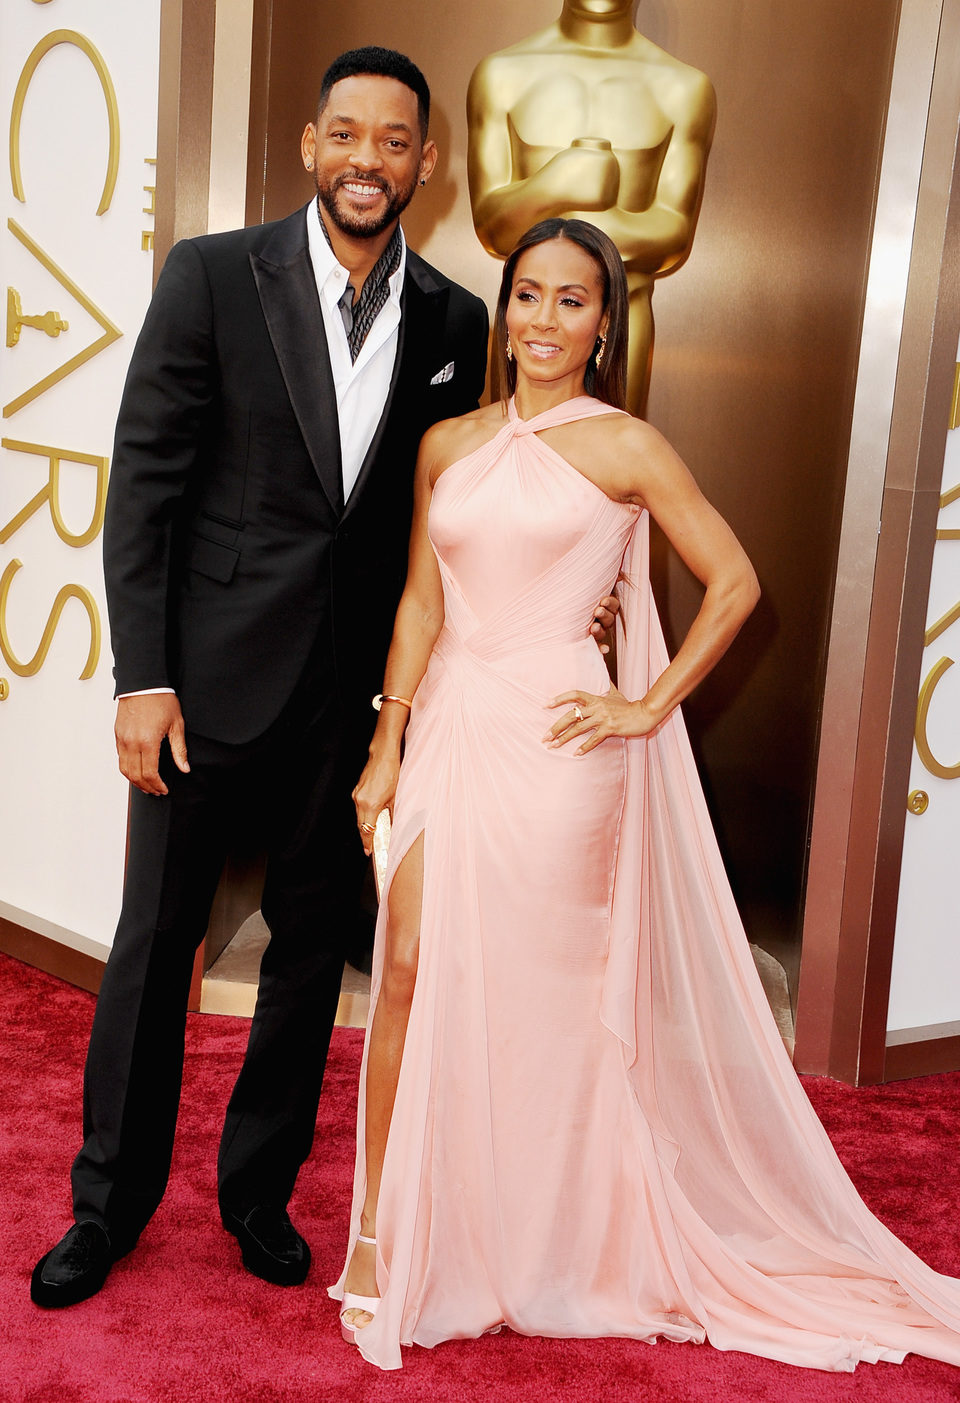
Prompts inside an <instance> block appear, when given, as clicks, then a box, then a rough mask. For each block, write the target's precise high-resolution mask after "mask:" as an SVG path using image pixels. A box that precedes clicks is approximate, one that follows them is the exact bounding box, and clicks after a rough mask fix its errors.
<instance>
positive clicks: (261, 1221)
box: [220, 1203, 310, 1286]
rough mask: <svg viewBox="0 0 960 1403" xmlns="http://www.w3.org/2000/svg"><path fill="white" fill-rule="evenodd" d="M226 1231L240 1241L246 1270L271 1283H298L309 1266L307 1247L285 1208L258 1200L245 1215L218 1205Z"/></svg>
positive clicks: (289, 1284) (295, 1284) (283, 1284)
mask: <svg viewBox="0 0 960 1403" xmlns="http://www.w3.org/2000/svg"><path fill="white" fill-rule="evenodd" d="M220 1218H221V1221H222V1222H223V1226H224V1227H225V1228H226V1230H227V1232H229V1233H233V1236H234V1237H235V1238H236V1239H237V1241H238V1242H239V1244H240V1255H241V1256H242V1258H243V1265H244V1266H245V1267H246V1269H247V1271H249V1272H252V1273H253V1275H254V1276H259V1277H261V1278H262V1279H263V1280H264V1281H271V1282H273V1284H274V1286H299V1285H300V1284H301V1282H303V1281H305V1280H306V1276H307V1272H308V1271H309V1270H310V1248H309V1247H308V1246H307V1244H306V1242H305V1241H304V1240H303V1238H302V1237H301V1236H300V1234H299V1233H298V1232H297V1230H296V1228H295V1227H294V1226H293V1224H292V1223H291V1221H290V1219H289V1217H288V1215H287V1213H286V1211H285V1209H283V1208H276V1207H274V1206H273V1205H272V1204H269V1203H258V1204H257V1206H256V1207H255V1208H251V1209H250V1212H249V1213H247V1214H246V1216H245V1217H243V1218H240V1217H239V1216H238V1215H237V1214H235V1213H231V1212H230V1211H229V1209H226V1208H221V1210H220Z"/></svg>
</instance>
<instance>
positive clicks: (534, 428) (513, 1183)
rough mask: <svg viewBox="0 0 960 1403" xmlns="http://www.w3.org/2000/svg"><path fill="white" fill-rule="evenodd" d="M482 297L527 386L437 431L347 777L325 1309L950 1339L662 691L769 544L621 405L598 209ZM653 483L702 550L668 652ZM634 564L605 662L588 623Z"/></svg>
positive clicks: (454, 1333) (380, 1346)
mask: <svg viewBox="0 0 960 1403" xmlns="http://www.w3.org/2000/svg"><path fill="white" fill-rule="evenodd" d="M497 326H498V337H499V341H500V345H501V348H502V349H503V350H504V351H505V355H506V357H507V359H506V360H505V361H504V369H505V370H506V372H507V375H508V383H509V385H510V386H511V388H513V387H515V395H514V397H513V398H512V399H511V400H510V403H509V405H508V406H507V408H506V410H504V408H503V407H502V406H501V405H499V404H497V405H492V406H489V407H487V408H484V409H481V410H478V411H476V412H475V413H474V414H472V415H467V416H466V417H465V418H464V419H461V420H455V421H450V422H449V423H447V424H441V425H438V426H437V427H436V428H435V429H433V430H431V431H430V433H429V434H428V435H427V436H426V438H425V439H424V443H423V446H422V450H421V458H420V463H419V467H418V475H417V503H416V513H415V523H414V531H413V538H412V544H411V556H410V574H409V578H408V584H407V589H406V592H405V594H404V598H403V601H402V602H401V605H400V610H399V612H398V615H397V624H396V629H395V633H394V641H393V644H392V647H391V651H390V656H389V659H388V662H387V672H386V679H385V685H384V691H385V693H386V694H387V695H388V697H392V698H399V700H386V699H385V700H384V702H383V705H382V709H381V712H380V719H379V722H378V726H377V732H376V735H375V738H374V741H373V744H372V746H371V759H370V762H369V764H368V765H367V768H366V769H365V771H364V774H363V776H362V778H361V781H360V783H359V784H358V786H357V790H356V792H355V799H356V803H357V812H358V823H359V826H360V830H361V835H362V837H363V840H364V845H365V847H366V848H367V849H368V850H369V848H370V846H371V842H370V837H371V834H372V829H373V825H374V823H375V821H376V817H377V814H378V813H379V812H380V810H381V809H382V808H384V807H389V808H391V809H392V811H393V832H392V838H391V846H390V857H389V864H388V871H387V879H386V887H385V891H384V895H383V900H382V903H381V914H380V922H379V927H378V932H377V943H376V949H375V955H374V970H373V985H372V992H371V1020H370V1026H369V1030H368V1036H367V1043H366V1047H365V1050H364V1064H363V1070H362V1073H361V1092H360V1108H359V1127H358V1151H357V1166H356V1177H355V1185H354V1196H353V1209H352V1214H351V1228H350V1244H349V1249H348V1253H347V1262H346V1266H345V1269H344V1273H343V1275H342V1276H341V1279H340V1281H339V1283H338V1284H337V1285H336V1286H335V1287H333V1288H331V1295H333V1296H334V1297H335V1298H337V1299H338V1300H342V1302H343V1309H342V1313H341V1320H342V1321H343V1325H344V1333H345V1335H346V1336H347V1338H348V1339H351V1340H354V1341H355V1342H356V1344H357V1345H358V1347H359V1349H360V1351H361V1353H362V1354H363V1356H364V1357H365V1358H366V1359H368V1360H370V1361H372V1362H373V1363H375V1364H378V1365H379V1366H380V1367H381V1368H384V1369H392V1368H398V1367H399V1366H400V1364H401V1350H400V1347H401V1345H408V1344H412V1343H417V1344H421V1345H434V1344H437V1343H439V1342H440V1341H442V1340H450V1339H454V1338H469V1337H475V1336H478V1335H481V1334H483V1333H484V1332H486V1331H490V1330H496V1329H497V1328H499V1327H500V1326H502V1325H507V1326H509V1327H510V1328H511V1329H513V1330H516V1331H518V1332H520V1333H522V1334H530V1335H551V1336H608V1335H618V1336H627V1337H632V1338H635V1339H637V1340H645V1341H653V1340H656V1339H667V1340H694V1341H702V1340H705V1339H706V1340H709V1341H710V1343H712V1344H713V1345H715V1346H717V1347H718V1348H721V1349H738V1350H745V1351H749V1352H751V1353H754V1354H758V1355H764V1356H767V1357H769V1358H773V1359H779V1360H784V1361H787V1362H789V1363H793V1364H801V1365H808V1366H811V1367H816V1368H822V1369H837V1370H850V1369H853V1368H854V1366H855V1365H856V1363H857V1362H858V1361H859V1360H871V1361H873V1360H881V1359H882V1360H891V1361H899V1360H901V1359H902V1358H903V1356H904V1355H905V1354H906V1353H907V1352H909V1351H914V1352H917V1353H920V1354H926V1355H930V1356H932V1357H935V1358H940V1359H945V1360H949V1361H951V1362H953V1363H960V1283H957V1282H955V1281H953V1280H950V1279H948V1278H945V1277H943V1276H940V1275H938V1274H936V1273H935V1272H933V1271H932V1270H930V1269H929V1268H928V1267H926V1266H925V1265H924V1264H923V1263H922V1262H921V1261H920V1260H919V1259H918V1258H917V1257H916V1256H914V1255H913V1254H912V1253H911V1252H910V1251H909V1250H908V1249H907V1248H906V1247H904V1246H903V1245H902V1244H901V1243H900V1242H899V1241H898V1240H897V1239H896V1238H895V1237H893V1235H892V1234H891V1233H890V1232H888V1231H887V1229H886V1228H884V1227H883V1225H882V1224H881V1223H880V1222H879V1221H878V1220H877V1219H876V1218H874V1217H873V1215H872V1214H871V1213H870V1212H869V1211H868V1210H867V1208H866V1207H865V1205H864V1204H863V1203H862V1201H861V1200H860V1198H859V1196H858V1194H857V1193H856V1190H855V1189H854V1187H853V1185H852V1184H851V1183H850V1181H849V1179H848V1178H847V1176H846V1174H845V1172H844V1170H843V1168H842V1167H841V1165H840V1163H839V1161H838V1159H837V1157H836V1155H835V1154H834V1151H833V1149H832V1147H831V1145H830V1142H829V1140H828V1139H827V1136H826V1134H825V1133H824V1131H823V1129H822V1127H821V1126H820V1123H819V1121H818V1120H817V1118H816V1116H815V1115H814V1113H813V1111H812V1109H811V1107H810V1104H809V1102H808V1101H807V1098H806V1096H805V1094H804V1092H803V1090H802V1088H801V1087H800V1084H799V1082H798V1081H797V1079H796V1076H795V1075H794V1072H793V1068H792V1066H791V1064H790V1060H789V1058H788V1057H787V1055H786V1053H785V1051H784V1048H783V1045H782V1042H781V1039H780V1036H779V1034H778V1031H777V1028H776V1026H775V1023H774V1021H773V1018H772V1016H771V1014H770V1011H769V1009H768V1007H767V1004H766V1001H765V998H764V995H763V992H762V989H761V987H760V984H759V980H758V978H757V975H756V972H755V969H754V966H753V962H752V959H751V956H750V952H749V948H748V945H747V942H746V939H745V937H744V933H743V929H742V926H741V924H740V921H739V918H738V916H737V912H736V909H735V907H734V904H733V899H732V896H731V893H730V890H729V886H728V883H727V879H726V876H725V873H724V870H723V866H722V863H721V860H720V856H719V853H718V849H717V845H716V841H715V838H714V834H713V831H712V828H711V824H710V820H709V816H708V813H707V809H706V806H705V804H704V800H703V795H702V792H701V788H700V783H699V780H698V777H697V772H696V768H695V766H694V762H693V759H692V756H691V752H690V748H689V745H688V742H687V738H686V734H685V731H684V727H683V722H682V719H681V716H680V712H679V710H678V709H677V708H678V703H679V702H680V701H682V699H683V697H684V696H686V695H687V694H688V693H689V692H690V691H691V690H692V688H693V687H694V686H695V685H696V683H697V682H698V681H699V680H700V679H701V678H702V677H703V676H704V675H705V674H706V672H707V671H708V670H709V668H710V667H712V666H713V664H714V663H715V662H716V660H717V658H718V657H719V656H720V655H721V654H722V652H723V651H724V649H725V648H726V647H727V645H728V644H729V642H730V641H731V639H732V638H733V637H734V635H735V634H736V632H737V630H738V628H739V627H740V624H741V623H742V621H743V619H744V618H745V617H746V615H747V614H748V613H749V611H750V609H751V608H752V606H753V603H754V602H755V599H756V581H755V578H754V576H753V572H752V570H751V569H750V566H749V563H748V562H747V561H746V558H745V557H744V555H743V552H742V551H741V549H740V547H739V545H738V544H737V542H736V541H735V539H734V538H733V536H732V534H731V533H730V531H729V529H728V528H727V527H726V525H725V524H724V523H723V521H722V520H721V519H720V518H719V517H718V516H717V514H716V513H715V512H714V511H713V509H712V508H711V507H710V506H709V505H708V504H707V503H706V502H705V500H704V499H703V497H702V496H701V494H700V493H699V491H698V489H697V488H696V486H695V484H694V483H693V480H692V478H691V477H690V475H689V474H688V473H687V471H686V469H685V468H684V467H683V465H682V464H681V463H680V462H679V460H678V459H677V457H676V455H675V454H674V453H673V451H672V450H671V449H670V448H669V446H668V445H667V444H666V443H665V442H664V440H663V439H662V438H661V437H660V436H659V435H658V434H657V433H656V431H655V430H653V429H652V428H650V427H649V426H648V425H646V424H644V423H642V422H640V421H638V420H635V419H632V418H631V417H630V416H629V415H627V414H625V413H623V412H619V411H618V409H617V406H619V405H620V404H622V403H623V387H624V366H625V341H626V289H625V286H624V283H623V274H622V266H621V262H620V258H619V256H618V255H617V253H616V250H615V249H614V247H613V245H612V244H611V243H610V241H609V240H608V239H606V236H604V235H602V234H601V233H600V232H599V231H597V230H595V229H593V227H592V226H590V225H587V224H584V223H582V222H580V221H576V220H571V221H563V220H550V221H546V222H545V223H543V224H541V225H538V226H536V227H535V228H534V229H533V230H531V231H529V233H528V234H527V235H525V236H524V238H523V239H522V240H521V243H520V245H519V246H518V249H517V250H516V251H515V252H514V254H513V255H512V256H511V258H510V259H509V260H508V261H507V264H506V267H505V269H504V281H503V286H502V289H501V294H500V301H499V306H498V315H497ZM508 333H509V339H508ZM598 353H599V354H598ZM598 360H600V361H601V365H600V367H599V368H598V367H597V364H596V362H597V361H598ZM648 513H649V514H652V515H654V516H655V517H656V519H657V520H658V521H659V523H660V524H661V526H662V527H663V529H664V531H665V533H666V535H667V536H668V538H669V539H670V540H671V542H672V543H673V545H674V547H675V548H676V549H677V550H678V551H679V553H680V555H681V556H682V558H683V559H684V560H685V561H686V563H687V564H688V565H689V566H690V568H691V569H692V570H693V571H694V572H695V573H696V574H697V575H698V576H699V578H700V579H701V580H702V581H703V583H704V585H705V595H704V602H703V606H702V608H701V610H700V613H699V614H698V616H697V618H696V620H695V621H694V623H693V625H692V627H691V629H690V632H689V634H688V636H687V638H686V640H685V641H684V643H683V645H682V647H681V648H680V650H679V651H678V653H677V656H676V657H675V658H674V659H673V661H672V662H670V661H669V660H668V658H667V655H666V652H665V649H664V645H663V640H662V636H661V633H660V629H659V625H658V621H657V617H656V612H655V607H654V603H653V600H652V597H651V593H650V588H649V583H648V572H647V549H648V547H647V540H648V535H647V529H648ZM618 579H619V581H620V584H619V593H620V597H621V601H622V611H621V616H620V619H619V621H618V630H619V632H618V682H619V688H620V690H619V691H618V690H617V689H616V688H610V686H609V680H608V678H607V674H606V669H605V666H604V663H603V660H602V658H601V656H600V652H599V650H598V649H597V647H596V644H595V643H594V641H593V640H592V639H591V638H590V636H589V625H590V621H591V617H592V611H593V607H594V605H595V603H596V601H597V599H598V598H600V597H601V596H603V595H604V594H606V593H608V592H609V590H610V589H611V587H612V586H613V585H614V583H615V582H616V581H617V580H618ZM410 699H413V706H412V711H410V710H409V708H408V705H407V703H408V702H409V700H410ZM628 699H629V700H628ZM408 716H409V726H408V727H407V730H406V737H405V755H404V760H403V766H402V769H400V770H399V783H398V781H397V773H398V769H399V757H400V742H401V737H402V736H403V732H404V726H405V724H406V722H407V719H408Z"/></svg>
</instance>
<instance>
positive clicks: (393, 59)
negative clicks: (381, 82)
mask: <svg viewBox="0 0 960 1403" xmlns="http://www.w3.org/2000/svg"><path fill="white" fill-rule="evenodd" d="M367 76H370V77H373V78H396V80H397V81H398V82H399V83H403V84H404V86H405V87H407V88H409V89H410V90H411V92H413V93H414V95H415V96H416V99H417V118H418V120H419V122H420V140H421V141H426V139H427V127H428V125H429V122H430V89H429V88H428V87H427V80H426V78H424V76H423V74H422V73H421V72H420V70H419V68H418V67H417V65H416V64H415V63H414V62H413V60H412V59H409V58H407V56H406V55H405V54H399V53H397V51H396V49H383V48H381V47H380V45H379V44H368V45H366V46H365V47H364V48H362V49H348V50H347V52H346V53H345V54H341V55H340V57H339V58H335V59H334V60H333V63H331V65H330V67H329V68H328V69H327V71H326V73H325V74H324V75H323V80H322V82H321V84H320V96H319V98H318V99H317V117H318V118H319V117H320V116H321V115H322V114H323V110H324V108H325V107H326V105H327V102H328V101H329V98H330V89H331V88H332V87H333V85H334V83H339V82H340V80H341V79H342V78H366V77H367Z"/></svg>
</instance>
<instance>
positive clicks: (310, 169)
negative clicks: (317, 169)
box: [307, 161, 313, 171]
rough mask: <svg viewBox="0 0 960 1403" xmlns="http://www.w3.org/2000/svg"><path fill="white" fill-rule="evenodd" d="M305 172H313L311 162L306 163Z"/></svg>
mask: <svg viewBox="0 0 960 1403" xmlns="http://www.w3.org/2000/svg"><path fill="white" fill-rule="evenodd" d="M307 170H308V171H312V170H313V162H312V161H308V162H307Z"/></svg>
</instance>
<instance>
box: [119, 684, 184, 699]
mask: <svg viewBox="0 0 960 1403" xmlns="http://www.w3.org/2000/svg"><path fill="white" fill-rule="evenodd" d="M176 695H177V694H176V692H175V691H174V690H173V688H172V687H144V689H143V691H142V692H119V693H118V694H117V701H125V700H126V698H127V697H175V696H176Z"/></svg>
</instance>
